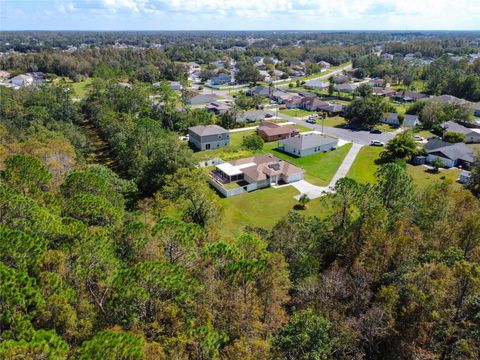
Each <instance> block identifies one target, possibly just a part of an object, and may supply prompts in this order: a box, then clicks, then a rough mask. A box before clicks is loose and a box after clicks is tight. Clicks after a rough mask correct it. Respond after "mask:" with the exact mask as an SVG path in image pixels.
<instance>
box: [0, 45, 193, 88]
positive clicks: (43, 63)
mask: <svg viewBox="0 0 480 360" xmlns="http://www.w3.org/2000/svg"><path fill="white" fill-rule="evenodd" d="M0 68H2V69H8V70H11V71H12V72H13V74H18V73H23V72H28V71H42V72H45V73H51V74H54V75H57V76H66V77H69V78H70V79H72V80H74V81H79V80H81V78H82V77H86V76H99V77H102V78H105V77H109V78H112V77H121V76H124V77H131V78H132V80H140V81H147V80H148V81H159V80H161V79H166V80H180V79H182V78H186V77H187V75H186V69H185V67H184V66H182V65H181V64H178V63H174V62H173V61H172V60H170V58H169V57H168V56H167V55H166V54H165V53H164V52H163V51H161V50H157V49H115V48H101V49H100V48H93V49H85V50H81V51H77V52H73V53H70V52H62V51H42V52H39V53H29V54H15V53H14V54H9V55H5V56H2V57H0Z"/></svg>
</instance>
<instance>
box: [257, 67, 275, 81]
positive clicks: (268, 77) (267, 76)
mask: <svg viewBox="0 0 480 360" xmlns="http://www.w3.org/2000/svg"><path fill="white" fill-rule="evenodd" d="M259 73H260V75H261V76H262V77H263V81H266V82H270V80H272V76H271V75H270V73H269V72H268V71H266V70H260V71H259Z"/></svg>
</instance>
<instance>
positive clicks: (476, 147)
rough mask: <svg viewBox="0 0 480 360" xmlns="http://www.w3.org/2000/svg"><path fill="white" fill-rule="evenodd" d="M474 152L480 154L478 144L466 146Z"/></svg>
mask: <svg viewBox="0 0 480 360" xmlns="http://www.w3.org/2000/svg"><path fill="white" fill-rule="evenodd" d="M468 146H470V147H471V148H472V149H473V150H474V151H475V152H479V153H480V144H468Z"/></svg>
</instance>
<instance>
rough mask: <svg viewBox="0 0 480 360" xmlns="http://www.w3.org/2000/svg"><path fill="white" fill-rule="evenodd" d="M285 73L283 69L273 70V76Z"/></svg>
mask: <svg viewBox="0 0 480 360" xmlns="http://www.w3.org/2000/svg"><path fill="white" fill-rule="evenodd" d="M283 74H285V73H284V72H283V71H282V70H273V76H276V77H281V76H282V75H283Z"/></svg>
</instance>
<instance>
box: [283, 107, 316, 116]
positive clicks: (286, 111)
mask: <svg viewBox="0 0 480 360" xmlns="http://www.w3.org/2000/svg"><path fill="white" fill-rule="evenodd" d="M280 112H281V113H282V114H284V115H287V116H292V117H303V116H309V115H312V114H316V112H315V111H307V110H303V109H284V110H280Z"/></svg>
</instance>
